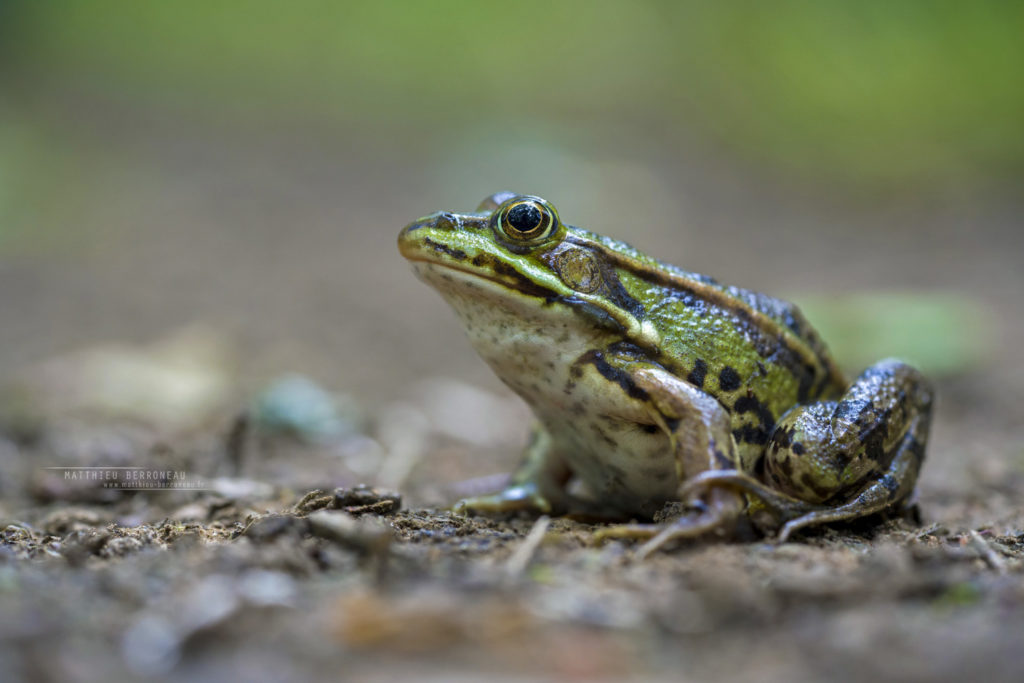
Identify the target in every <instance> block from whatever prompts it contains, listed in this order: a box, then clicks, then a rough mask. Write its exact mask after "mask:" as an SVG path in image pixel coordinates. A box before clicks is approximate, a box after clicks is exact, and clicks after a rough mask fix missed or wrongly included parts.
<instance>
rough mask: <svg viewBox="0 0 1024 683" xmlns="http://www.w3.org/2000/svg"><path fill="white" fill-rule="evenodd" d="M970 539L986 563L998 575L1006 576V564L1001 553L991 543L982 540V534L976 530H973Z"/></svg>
mask: <svg viewBox="0 0 1024 683" xmlns="http://www.w3.org/2000/svg"><path fill="white" fill-rule="evenodd" d="M970 537H971V545H973V546H974V548H975V550H977V551H978V552H979V553H981V557H982V559H984V560H985V563H986V564H988V566H989V567H991V568H992V569H994V570H995V572H996V573H997V574H1005V573H1006V562H1004V561H1003V558H1002V557H1000V556H999V553H997V552H996V551H995V550H994V549H993V548H992V546H991V545H990V544H989V542H988V541H986V540H985V539H984V538H982V536H981V534H979V533H978V532H977V531H975V530H974V529H971V531H970Z"/></svg>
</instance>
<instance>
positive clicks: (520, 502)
mask: <svg viewBox="0 0 1024 683" xmlns="http://www.w3.org/2000/svg"><path fill="white" fill-rule="evenodd" d="M452 510H453V511H454V512H455V513H457V514H460V515H468V514H471V513H474V512H477V513H483V514H500V513H507V512H520V511H526V512H536V513H539V514H544V515H547V514H551V503H550V501H548V499H547V498H545V497H544V496H543V495H541V493H540V491H538V490H537V487H536V486H531V485H529V484H524V485H517V486H510V487H508V488H507V489H505V490H504V491H501V492H500V493H494V494H491V495H488V496H475V497H473V498H464V499H462V500H460V501H459V502H457V503H456V504H455V505H454V506H452Z"/></svg>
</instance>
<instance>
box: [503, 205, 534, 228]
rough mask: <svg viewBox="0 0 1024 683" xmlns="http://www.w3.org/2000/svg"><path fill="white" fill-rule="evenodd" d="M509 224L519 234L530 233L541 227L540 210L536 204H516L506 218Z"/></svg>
mask: <svg viewBox="0 0 1024 683" xmlns="http://www.w3.org/2000/svg"><path fill="white" fill-rule="evenodd" d="M506 220H508V224H509V225H511V226H512V227H513V228H515V229H516V230H518V231H519V232H530V231H531V230H536V229H537V227H538V226H539V225H540V221H541V215H540V209H538V208H537V205H536V204H527V203H523V204H516V205H515V206H513V207H512V208H511V209H509V211H508V216H506Z"/></svg>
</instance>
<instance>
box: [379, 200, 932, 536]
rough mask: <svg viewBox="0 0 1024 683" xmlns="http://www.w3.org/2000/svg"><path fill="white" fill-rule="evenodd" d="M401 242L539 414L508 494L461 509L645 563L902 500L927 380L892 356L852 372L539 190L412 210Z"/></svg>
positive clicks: (730, 290)
mask: <svg viewBox="0 0 1024 683" xmlns="http://www.w3.org/2000/svg"><path fill="white" fill-rule="evenodd" d="M398 247H399V251H400V253H401V254H402V256H404V257H405V258H406V259H407V260H408V261H409V262H410V264H411V265H412V267H413V270H414V271H415V273H416V275H417V276H418V277H419V278H420V279H421V280H422V281H424V282H425V283H427V284H428V285H430V286H431V287H433V288H434V289H435V290H437V292H438V293H440V294H441V296H442V297H443V298H444V299H445V300H446V301H447V302H448V303H449V304H450V305H451V307H452V308H453V309H454V311H455V313H456V315H457V317H458V318H459V320H460V321H461V324H462V327H463V328H464V330H465V332H466V334H467V336H468V338H469V341H470V342H471V344H472V346H473V347H474V348H475V350H476V351H477V353H478V354H479V355H480V356H481V357H482V358H483V360H484V361H485V362H486V363H487V364H488V365H490V367H491V369H492V370H493V371H494V373H495V374H496V375H497V376H498V378H500V379H501V381H502V382H504V383H505V384H506V385H507V386H508V387H509V388H511V390H512V391H513V392H515V393H516V394H518V395H519V396H520V397H521V398H522V399H523V400H524V401H525V402H526V404H527V405H528V406H529V407H530V408H531V410H532V413H533V417H534V423H533V427H532V430H531V435H530V438H529V442H528V445H527V446H526V448H525V451H524V453H523V456H522V463H521V465H520V466H519V468H518V469H517V470H516V471H515V472H514V474H513V475H512V476H511V478H510V479H509V481H508V485H507V486H506V487H505V488H504V489H503V490H501V491H499V492H497V493H493V494H488V495H483V496H476V497H473V498H468V499H465V500H462V501H460V502H458V503H457V504H456V505H455V506H454V509H455V511H456V512H459V513H463V514H471V513H472V514H484V515H496V514H505V513H519V512H525V513H530V514H541V515H570V516H572V515H577V516H583V517H588V516H590V517H593V516H597V517H598V518H599V519H600V520H602V521H603V522H605V523H606V524H607V523H608V522H610V523H611V524H610V525H605V526H602V527H601V528H600V529H599V531H598V532H597V533H596V536H597V537H598V539H599V540H601V541H608V540H609V539H627V540H635V541H637V542H642V543H641V545H640V546H639V548H638V553H639V554H640V555H641V556H646V555H648V554H650V553H651V552H653V551H655V550H657V549H658V548H660V547H662V546H663V545H665V544H667V543H669V542H670V541H680V540H684V539H698V538H714V537H725V538H729V537H736V536H737V535H739V534H741V532H742V533H749V532H750V531H751V530H753V533H755V534H757V535H761V536H771V535H773V534H774V535H775V538H776V540H777V542H779V543H784V542H786V541H787V540H789V539H790V538H791V537H792V536H793V534H794V533H795V532H797V531H798V530H801V529H804V528H805V527H811V526H816V525H821V524H827V523H833V522H845V521H851V520H855V519H858V518H863V517H868V516H872V515H878V516H880V514H879V513H883V514H891V513H897V512H900V511H905V510H906V509H908V507H909V506H910V505H912V503H913V497H914V493H915V487H916V482H917V478H918V475H919V472H920V469H921V466H922V463H923V461H924V455H925V446H926V444H927V439H928V432H929V428H930V423H931V414H932V404H933V399H934V391H933V389H932V387H931V384H930V383H929V381H928V380H927V379H926V378H925V377H924V376H923V375H922V374H921V373H920V372H919V371H918V370H916V369H915V368H913V367H912V366H910V365H908V364H907V363H905V362H903V361H900V360H897V359H893V358H889V359H885V360H882V361H879V362H878V363H876V364H874V365H872V366H871V367H869V368H867V369H866V370H864V371H863V372H862V373H861V374H860V375H859V376H857V377H856V378H854V379H853V380H852V381H849V380H847V378H846V377H845V375H844V373H843V372H842V370H841V369H840V368H839V366H838V365H837V363H836V361H835V360H834V359H833V358H832V356H831V355H830V353H829V351H828V349H827V347H826V345H825V344H824V342H823V341H822V340H821V337H820V336H819V335H818V333H817V332H816V331H815V329H814V328H813V327H812V326H811V325H810V323H809V322H808V321H807V319H806V318H805V317H804V316H803V315H802V313H801V312H800V310H799V309H798V308H797V307H796V306H795V305H794V304H791V303H789V302H786V301H783V300H781V299H777V298H774V297H771V296H768V295H765V294H761V293H758V292H754V291H751V290H747V289H743V288H740V287H735V286H728V285H724V284H720V283H719V282H718V281H717V280H715V279H713V278H711V277H708V276H706V275H701V274H698V273H694V272H689V271H686V270H683V269H682V268H678V267H676V266H673V265H669V264H668V263H665V262H662V261H659V260H657V259H655V258H653V257H651V256H648V255H646V254H644V253H642V252H641V251H639V250H637V249H636V248H634V247H632V246H630V245H629V244H627V243H625V242H621V241H618V240H616V239H612V238H609V237H604V236H602V235H599V234H596V233H593V232H589V231H587V230H585V229H582V228H578V227H574V226H571V225H568V224H565V223H563V222H562V220H561V218H560V217H559V214H558V211H557V209H556V208H555V206H554V205H553V204H552V203H550V202H548V201H547V200H545V199H543V198H541V197H538V196H535V195H523V194H516V193H512V192H499V193H496V194H493V195H491V196H489V197H487V198H486V199H484V201H483V202H482V203H481V204H480V205H479V206H478V207H477V209H476V211H473V212H462V213H456V212H450V211H438V212H435V213H432V214H429V215H427V216H424V217H421V218H419V219H418V220H415V221H413V222H412V223H410V224H409V225H407V226H406V227H405V228H404V229H402V230H401V232H400V234H399V237H398ZM673 506H674V507H675V509H676V510H677V512H678V514H677V515H675V516H672V515H667V517H669V519H666V515H665V514H664V511H665V510H667V509H671V508H672V507H673ZM659 516H660V519H659ZM744 530H745V531H744Z"/></svg>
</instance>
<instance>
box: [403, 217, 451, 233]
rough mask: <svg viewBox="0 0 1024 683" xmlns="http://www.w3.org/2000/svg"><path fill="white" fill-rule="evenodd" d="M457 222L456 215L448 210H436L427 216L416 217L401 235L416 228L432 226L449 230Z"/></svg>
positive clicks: (414, 230) (412, 231)
mask: <svg viewBox="0 0 1024 683" xmlns="http://www.w3.org/2000/svg"><path fill="white" fill-rule="evenodd" d="M458 224H459V220H458V216H457V215H456V214H454V213H449V212H448V211H436V212H434V213H432V214H430V215H429V216H424V217H423V218H417V219H416V220H414V221H413V222H412V223H410V224H409V225H407V226H405V229H403V230H402V236H403V237H404V236H406V235H411V234H412V233H414V232H416V231H417V230H422V229H424V228H434V229H440V230H451V229H452V228H454V227H456V226H457V225H458Z"/></svg>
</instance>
